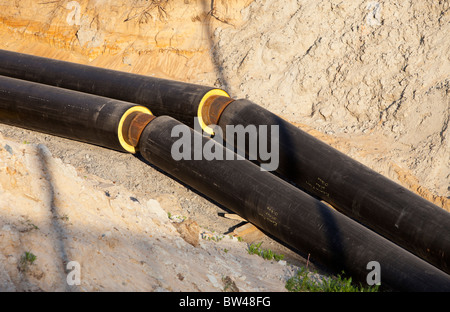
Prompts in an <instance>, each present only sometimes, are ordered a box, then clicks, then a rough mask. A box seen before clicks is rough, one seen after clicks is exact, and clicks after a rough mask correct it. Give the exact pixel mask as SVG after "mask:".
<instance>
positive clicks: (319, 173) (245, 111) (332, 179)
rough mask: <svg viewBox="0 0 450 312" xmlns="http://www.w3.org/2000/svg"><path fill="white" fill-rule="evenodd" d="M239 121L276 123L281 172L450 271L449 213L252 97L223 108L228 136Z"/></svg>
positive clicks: (222, 124)
mask: <svg viewBox="0 0 450 312" xmlns="http://www.w3.org/2000/svg"><path fill="white" fill-rule="evenodd" d="M238 124H239V125H243V126H248V125H267V126H268V127H269V128H270V127H271V126H277V127H278V129H279V137H278V138H277V139H279V167H278V169H277V172H278V173H279V174H281V175H282V176H283V177H285V178H286V179H287V180H290V181H291V182H293V183H295V184H296V185H297V186H299V187H300V188H302V189H304V190H306V191H307V192H308V193H310V194H312V195H314V196H316V197H318V198H320V199H323V200H324V201H326V202H328V203H330V204H331V205H332V206H333V207H335V208H336V209H338V210H339V211H341V212H342V213H344V214H345V215H347V216H349V217H351V218H353V219H355V220H358V221H359V222H361V223H362V224H364V225H366V226H367V227H369V228H371V229H372V230H374V231H376V232H378V233H380V234H381V235H383V236H384V237H386V238H388V239H389V240H391V241H393V242H395V243H396V244H398V245H400V246H402V247H403V248H405V249H407V250H409V251H411V252H412V253H414V254H416V255H418V256H419V257H421V258H423V259H425V260H427V261H429V262H430V263H432V264H433V265H435V266H436V267H438V268H440V269H441V270H443V271H445V272H447V273H450V213H448V212H446V211H445V210H443V209H442V208H440V207H438V206H436V205H434V204H432V203H431V202H429V201H427V200H425V199H424V198H422V197H420V196H418V195H416V194H414V193H413V192H411V191H409V190H407V189H406V188H404V187H402V186H400V185H399V184H397V183H395V182H393V181H392V180H390V179H388V178H386V177H384V176H383V175H381V174H379V173H377V172H375V171H373V170H372V169H370V168H368V167H366V166H364V165H362V164H361V163H359V162H357V161H355V160H353V159H351V158H350V157H348V156H346V155H345V154H343V153H341V152H339V151H338V150H336V149H334V148H332V147H331V146H329V145H328V144H326V143H324V142H322V141H320V140H318V139H316V138H314V137H313V136H311V135H309V134H308V133H306V132H304V131H302V130H300V129H298V128H297V127H295V126H294V125H292V124H290V123H289V122H287V121H285V120H283V119H282V118H280V117H278V116H276V115H275V114H273V113H271V112H270V111H268V110H266V109H264V108H262V107H260V106H258V105H256V104H254V103H252V102H250V101H247V100H236V101H234V102H231V103H230V104H228V105H227V107H226V108H225V109H224V110H223V112H222V113H221V115H220V118H219V122H218V125H219V126H220V128H221V129H222V131H223V134H224V136H225V139H226V127H227V126H228V125H238ZM229 139H230V138H229ZM270 139H271V136H270V135H268V140H269V141H270ZM267 144H268V146H271V142H269V143H267ZM245 147H246V150H245V151H241V153H244V154H248V147H249V144H246V145H245Z"/></svg>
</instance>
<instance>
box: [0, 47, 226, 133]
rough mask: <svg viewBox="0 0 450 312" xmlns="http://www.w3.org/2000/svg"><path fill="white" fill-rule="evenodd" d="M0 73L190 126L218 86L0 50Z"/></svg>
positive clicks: (223, 92)
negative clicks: (146, 110)
mask: <svg viewBox="0 0 450 312" xmlns="http://www.w3.org/2000/svg"><path fill="white" fill-rule="evenodd" d="M0 75H3V76H8V77H12V78H18V79H23V80H28V81H33V82H38V83H42V84H47V85H51V86H56V87H61V88H65V89H71V90H75V91H81V92H85V93H90V94H96V95H100V96H105V97H109V98H113V99H118V100H122V101H127V102H131V103H136V104H140V105H143V106H146V107H149V108H150V110H151V111H152V112H153V113H154V114H155V115H156V116H160V115H169V116H172V117H174V118H176V119H178V120H180V121H181V122H183V123H185V124H187V125H190V126H193V122H194V119H193V117H194V116H197V109H198V105H199V104H200V103H201V102H203V101H204V100H205V99H206V98H207V97H209V96H210V95H222V96H227V93H226V92H225V91H223V90H221V89H217V88H213V87H207V86H202V85H197V84H191V83H185V82H180V81H174V80H168V79H161V78H156V77H151V76H143V75H136V74H132V73H126V72H121V71H115V70H109V69H104V68H99V67H94V66H86V65H81V64H76V63H71V62H64V61H59V60H54V59H50V58H44V57H38V56H34V55H28V54H23V53H16V52H11V51H6V50H0Z"/></svg>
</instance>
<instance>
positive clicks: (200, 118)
mask: <svg viewBox="0 0 450 312" xmlns="http://www.w3.org/2000/svg"><path fill="white" fill-rule="evenodd" d="M212 95H219V96H226V97H230V96H229V95H228V93H227V92H225V91H224V90H222V89H212V90H209V91H208V92H206V94H205V95H204V96H203V98H202V100H201V101H200V104H199V105H198V109H197V118H198V122H199V123H200V126H201V127H202V129H203V131H205V132H206V133H208V134H210V135H213V134H214V130H213V129H212V128H210V127H208V125H206V124H205V122H204V121H203V116H202V109H203V105H204V104H205V102H206V100H207V99H208V98H209V97H210V96H212Z"/></svg>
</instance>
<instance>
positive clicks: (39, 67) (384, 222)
mask: <svg viewBox="0 0 450 312" xmlns="http://www.w3.org/2000/svg"><path fill="white" fill-rule="evenodd" d="M0 75H6V76H11V77H17V78H21V79H26V80H30V81H36V82H40V83H45V84H49V85H55V86H60V87H63V88H68V89H73V90H77V91H82V92H87V93H92V94H97V95H102V96H107V97H111V98H117V99H120V100H125V101H129V102H133V103H137V104H141V105H144V106H147V107H148V108H149V109H150V110H151V111H152V112H153V113H154V114H155V115H169V116H172V117H174V118H176V119H178V120H180V121H182V122H183V123H185V124H187V125H189V126H195V124H194V117H198V118H199V122H200V124H201V126H202V128H203V129H204V130H205V131H206V132H210V133H211V128H209V127H207V126H208V125H207V124H205V122H203V121H206V120H207V121H212V122H213V123H218V124H219V126H220V127H221V128H222V129H223V132H226V129H225V128H226V126H227V125H243V126H248V125H256V126H259V125H268V126H272V125H277V126H279V129H280V136H279V139H280V145H279V146H280V150H279V166H278V169H277V173H279V174H281V175H283V176H284V177H285V178H286V179H288V180H290V181H291V182H293V183H295V184H297V185H298V186H300V187H301V188H302V189H303V190H305V191H307V192H308V193H310V194H312V195H314V196H317V197H318V198H321V199H323V200H325V201H327V202H329V203H330V204H332V205H333V206H334V207H335V208H336V209H338V210H340V211H341V212H343V213H345V214H347V215H348V216H350V217H351V218H354V219H355V220H358V221H359V222H361V223H363V224H365V225H366V226H368V227H370V228H371V229H373V230H375V231H377V232H378V233H380V234H382V235H383V236H385V237H387V238H389V239H390V240H392V241H393V242H395V243H397V244H399V245H401V246H402V247H404V248H406V249H408V250H409V251H411V252H413V253H414V254H416V255H418V256H419V257H421V258H423V259H425V260H426V261H429V262H430V263H432V264H433V265H435V266H437V267H438V268H440V269H441V270H444V271H445V272H447V273H450V214H449V213H448V212H446V211H444V210H443V209H441V208H439V207H437V206H436V205H434V204H432V203H430V202H428V201H426V200H425V199H423V198H421V197H420V196H418V195H416V194H414V193H412V192H411V191H409V190H407V189H406V188H404V187H401V186H400V185H398V184H396V183H394V182H393V181H391V180H389V179H387V178H385V177H383V176H382V175H380V174H378V173H376V172H375V171H373V170H371V169H369V168H367V167H365V166H363V165H362V164H360V163H359V162H357V161H355V160H353V159H351V158H350V157H348V156H346V155H344V154H342V153H340V152H338V151H337V150H335V149H333V148H331V147H330V146H328V145H327V144H325V143H323V142H321V141H320V140H317V139H315V138H314V137H312V136H310V135H308V134H307V133H305V132H303V131H302V130H300V129H298V128H297V127H295V126H293V125H292V124H290V123H288V122H286V121H284V120H283V119H281V118H279V117H277V116H276V115H274V114H273V113H271V112H269V111H267V110H265V109H263V108H262V107H260V106H258V105H256V104H253V103H251V102H249V101H246V100H237V101H234V102H233V100H232V99H229V98H228V99H225V100H223V99H221V98H222V96H223V95H226V93H225V92H224V91H222V90H220V89H214V88H210V87H203V86H198V85H193V84H188V83H183V82H175V81H171V80H165V79H158V78H153V77H147V76H141V75H135V74H129V73H123V72H119V71H113V70H107V69H102V68H96V67H92V66H84V65H79V64H74V63H69V62H63V61H57V60H51V59H48V58H42V57H37V56H32V55H26V54H20V53H15V52H9V51H5V50H0ZM221 95H222V96H221ZM206 102H209V103H208V104H205V103H206ZM216 102H220V103H219V104H220V105H215V104H216ZM230 102H231V103H230ZM246 146H247V147H248V144H247V145H246ZM269 146H270V144H269ZM246 152H248V151H246Z"/></svg>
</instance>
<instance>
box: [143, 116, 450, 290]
mask: <svg viewBox="0 0 450 312" xmlns="http://www.w3.org/2000/svg"><path fill="white" fill-rule="evenodd" d="M175 127H185V128H187V126H185V125H181V124H180V123H179V122H178V121H176V120H175V119H173V118H171V117H168V116H162V117H158V118H156V119H154V120H153V121H151V122H150V124H148V126H147V127H146V128H145V130H144V131H143V133H142V136H141V139H140V143H139V151H140V153H141V155H142V156H143V157H144V158H145V159H146V160H148V161H149V162H150V163H152V164H154V165H155V166H157V167H158V168H160V169H162V170H163V171H165V172H167V173H169V174H170V175H172V176H174V177H176V178H177V179H179V180H181V181H183V182H184V183H186V184H188V185H190V186H191V187H193V188H194V189H196V190H198V191H199V192H201V193H202V194H204V195H206V196H208V197H210V198H212V199H214V200H215V201H216V202H218V203H220V204H222V205H223V206H225V207H227V208H228V209H231V210H233V211H234V212H236V213H237V214H239V215H240V216H242V217H243V218H245V219H247V220H249V221H250V222H252V223H253V224H255V225H257V226H258V227H260V228H261V229H263V230H265V231H267V232H269V233H271V234H272V235H274V236H275V237H277V238H279V239H280V240H282V241H283V242H285V243H287V244H288V245H290V246H292V247H294V248H296V249H297V250H299V251H301V252H303V253H304V254H310V255H311V257H312V259H315V260H317V261H319V262H321V263H322V264H325V265H327V266H328V267H330V268H333V269H335V270H344V271H345V272H347V273H348V274H350V275H351V276H352V277H353V278H355V279H356V280H357V281H362V282H363V283H365V282H366V277H367V274H368V272H369V271H368V270H367V264H368V263H369V262H370V261H377V262H378V263H379V264H380V267H381V281H382V282H381V283H385V284H386V285H389V286H390V287H392V288H393V289H395V290H402V291H428V290H432V291H447V290H449V289H450V276H449V275H447V274H446V273H444V272H442V271H440V270H438V269H437V268H435V267H433V266H432V265H430V264H429V263H427V262H425V261H423V260H421V259H419V258H418V257H416V256H414V255H413V254H411V253H409V252H407V251H405V250H404V249H402V248H400V247H399V246H398V245H395V244H394V243H392V242H390V241H389V240H387V239H385V238H383V237H381V236H380V235H378V234H376V233H374V232H372V231H370V230H369V229H367V228H366V227H364V226H362V225H361V224H359V223H357V222H355V221H354V220H352V219H350V218H348V217H346V216H344V215H343V214H341V213H339V212H337V211H336V210H334V209H332V208H330V207H328V206H327V205H325V204H323V203H322V202H320V201H319V200H317V199H315V198H313V197H312V196H310V195H308V194H306V193H304V192H302V191H301V190H299V189H298V188H296V187H294V186H293V185H291V184H289V183H287V182H285V181H284V180H282V179H280V178H278V177H276V176H275V175H273V174H270V173H268V172H264V171H261V170H260V168H259V166H257V165H255V164H253V163H251V162H249V161H247V160H230V159H229V158H228V160H227V158H226V156H225V153H226V151H225V148H224V147H223V146H222V145H219V144H218V143H215V147H214V148H212V147H211V142H212V141H211V139H210V138H207V137H205V136H201V134H200V133H199V132H196V131H194V130H192V129H190V128H189V130H188V131H186V133H187V134H186V133H185V134H184V135H183V137H182V138H177V137H171V136H170V133H171V131H172V129H174V128H175ZM187 137H189V138H190V139H189V140H188V141H190V142H196V141H197V142H198V141H201V142H202V144H201V147H202V148H204V149H205V148H207V149H208V150H209V149H214V150H215V155H217V154H219V155H223V160H217V159H216V160H206V159H205V158H202V159H199V160H194V159H195V158H194V157H195V151H194V148H195V146H194V147H193V148H191V151H190V157H188V158H189V159H181V160H179V161H174V160H173V157H172V152H173V151H172V146H174V144H176V143H177V142H178V140H180V139H184V140H186V138H187ZM217 151H220V152H219V153H217ZM383 276H384V277H383Z"/></svg>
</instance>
